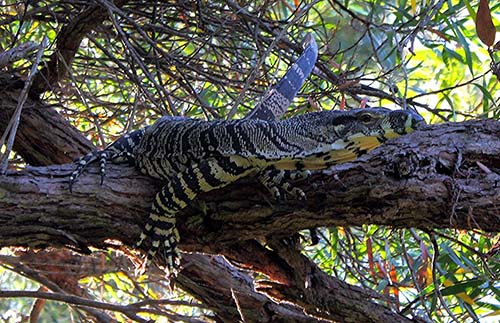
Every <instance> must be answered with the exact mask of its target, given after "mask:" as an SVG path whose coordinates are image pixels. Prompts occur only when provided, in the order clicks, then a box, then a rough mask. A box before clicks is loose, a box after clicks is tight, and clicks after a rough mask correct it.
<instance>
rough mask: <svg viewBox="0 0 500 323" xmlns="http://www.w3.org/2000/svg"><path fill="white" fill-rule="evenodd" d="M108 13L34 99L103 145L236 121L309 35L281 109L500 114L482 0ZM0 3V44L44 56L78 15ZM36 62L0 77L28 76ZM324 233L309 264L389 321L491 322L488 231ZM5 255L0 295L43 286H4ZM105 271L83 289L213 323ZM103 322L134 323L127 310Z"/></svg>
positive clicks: (67, 7)
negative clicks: (187, 120) (36, 48)
mask: <svg viewBox="0 0 500 323" xmlns="http://www.w3.org/2000/svg"><path fill="white" fill-rule="evenodd" d="M485 2H486V1H481V3H482V4H483V5H484V3H485ZM103 3H104V5H105V6H106V10H108V13H109V17H110V19H109V20H106V21H104V22H102V23H101V22H95V23H96V29H95V30H94V31H92V32H91V33H89V34H88V35H87V37H86V38H85V39H84V40H83V41H82V43H81V44H80V47H79V50H78V52H77V54H76V56H75V58H74V61H73V62H68V66H71V69H70V71H69V77H67V78H65V79H62V80H60V83H59V84H57V86H55V85H53V86H54V90H53V91H52V92H50V93H48V94H46V97H44V99H45V100H46V101H48V102H50V103H52V104H54V105H55V106H56V107H57V108H58V110H59V111H60V113H61V114H63V115H64V116H66V117H67V119H68V120H70V121H71V122H72V123H73V124H74V125H76V126H77V127H78V128H79V129H80V130H81V131H82V132H84V133H85V134H86V136H88V137H89V138H91V139H92V140H93V141H94V142H95V143H96V144H97V145H99V146H104V145H105V144H107V143H109V142H112V141H113V140H114V139H116V138H117V137H119V136H121V135H122V134H123V133H125V132H128V131H130V130H131V129H134V128H137V127H141V126H142V125H145V124H150V123H152V122H153V120H154V119H156V118H157V117H159V116H160V115H163V114H174V115H185V116H190V117H198V118H206V119H215V118H226V117H236V118H240V117H242V116H244V115H245V114H246V113H247V112H248V111H249V110H250V109H251V108H252V107H253V106H255V104H256V103H258V102H259V100H260V98H261V97H262V94H263V93H264V92H265V91H266V90H267V89H268V88H269V87H270V86H271V85H272V84H273V83H275V82H276V81H277V80H279V78H280V77H281V76H282V75H283V73H284V72H285V71H286V69H287V68H288V66H290V65H291V63H292V62H293V61H294V59H295V58H296V57H297V56H298V54H299V53H300V51H301V47H300V46H299V45H298V44H299V43H300V40H301V39H302V38H303V36H304V35H305V34H306V33H309V32H311V33H313V35H314V37H315V39H316V40H317V42H318V44H319V47H320V58H319V62H318V64H317V70H316V71H314V72H313V74H314V75H313V76H311V77H310V81H309V82H308V83H307V84H306V85H305V86H304V87H303V89H302V91H301V94H300V95H299V97H298V98H297V99H296V100H295V103H294V107H293V108H292V110H291V111H290V112H289V113H290V114H296V113H301V112H305V111H311V110H316V109H349V108H352V107H358V106H361V105H366V104H368V105H370V106H388V107H393V108H396V107H399V108H411V109H416V110H417V111H419V112H420V113H421V114H422V115H423V116H424V117H425V118H426V119H427V120H428V121H429V122H432V123H435V122H443V121H462V120H465V119H469V118H473V117H480V118H486V117H488V118H495V119H498V118H499V116H500V109H499V106H498V98H497V97H496V95H495V93H496V91H497V90H498V89H499V85H498V79H497V75H498V72H497V69H496V65H497V63H496V61H495V59H496V55H497V53H496V51H495V50H494V49H491V48H490V50H488V48H487V47H485V45H484V44H483V43H486V44H487V45H488V46H490V47H491V46H492V45H493V43H494V39H495V37H494V33H492V25H491V24H489V22H487V23H486V25H484V26H485V27H484V28H483V27H479V26H482V25H481V23H478V21H481V20H480V19H479V18H481V19H483V18H484V17H487V16H488V15H487V14H491V15H492V16H493V20H492V24H494V23H495V18H498V14H497V11H498V9H499V8H500V3H496V2H493V1H492V2H491V3H490V5H491V10H488V8H486V9H485V8H484V6H483V7H482V9H481V10H482V11H481V13H478V15H480V16H479V17H478V19H477V20H474V18H476V10H477V2H470V1H400V0H391V1H379V0H371V1H336V0H324V1H323V0H322V1H314V2H312V3H311V4H307V3H305V2H299V1H286V0H285V1H256V2H250V1H249V2H244V1H239V2H234V1H217V2H210V1H198V2H196V3H193V2H182V1H177V2H155V1H151V2H147V3H144V2H132V3H130V4H126V5H124V6H122V7H117V6H115V5H113V4H112V3H111V2H103ZM0 4H1V6H0V49H2V50H8V49H11V48H15V47H17V46H19V45H20V44H22V43H25V42H28V41H34V42H41V41H42V39H43V37H48V39H49V42H50V44H51V46H50V47H49V48H48V49H47V51H46V52H45V54H46V56H48V55H51V54H52V53H53V52H54V50H55V47H56V43H57V40H58V36H57V35H58V34H60V33H61V30H62V28H63V26H64V25H66V24H68V23H70V22H71V21H72V20H73V19H74V18H75V17H76V16H77V15H78V13H80V12H82V11H83V9H84V8H83V6H82V4H81V3H79V2H72V1H69V2H65V1H62V2H59V1H49V0H47V1H37V2H35V3H31V2H27V3H19V2H14V1H2V2H0ZM484 10H487V11H486V13H485V11H484ZM483 20H484V19H483ZM475 21H476V23H475ZM477 24H479V25H477ZM476 26H478V27H477V34H478V35H479V36H477V34H476ZM493 28H495V27H494V25H493ZM492 35H493V36H492ZM485 37H486V38H485ZM492 38H493V41H492V40H491V39H492ZM485 39H486V40H485ZM276 40H277V41H276ZM32 58H33V57H26V58H25V59H22V60H19V61H17V62H15V63H13V64H12V65H9V66H6V67H3V69H5V70H8V72H9V73H12V74H19V75H22V76H23V75H24V76H25V75H27V72H28V70H29V68H30V67H31V63H32ZM321 236H322V239H321V241H320V243H319V244H318V245H316V246H308V244H307V242H304V246H305V248H306V253H307V254H308V255H309V256H310V257H311V258H313V259H314V260H315V261H316V262H317V263H318V264H319V265H320V266H321V268H322V269H324V270H325V271H326V272H328V273H329V274H331V275H334V276H336V277H339V278H341V279H343V280H345V281H347V282H349V283H353V284H357V285H360V286H363V287H365V288H370V289H373V290H375V291H377V292H379V293H380V294H381V296H382V297H381V300H380V302H381V303H384V304H386V305H387V306H389V307H390V308H392V309H393V310H395V311H400V312H401V313H403V314H405V315H408V316H412V317H421V318H424V319H425V320H428V321H436V322H449V321H456V322H469V321H479V320H481V321H484V322H487V321H488V320H489V321H491V322H493V321H495V320H497V319H498V317H499V315H500V284H499V281H498V276H499V273H500V261H499V259H498V249H499V247H498V244H499V239H500V236H499V235H498V234H496V235H495V234H492V233H484V232H481V231H477V230H471V231H468V232H461V231H456V230H452V229H448V230H429V231H428V232H422V231H418V230H414V229H404V230H393V229H391V228H386V227H379V226H374V225H370V226H365V227H362V228H325V229H322V230H321ZM495 250H496V251H495ZM110 256H111V257H110ZM117 257H118V256H117V255H106V254H103V255H102V260H103V261H104V262H105V263H108V262H111V259H115V258H117ZM0 260H1V262H2V263H3V264H4V268H3V269H1V271H0V278H1V287H2V289H31V288H38V286H40V285H38V284H35V283H33V281H32V280H26V279H24V278H21V277H19V276H16V275H14V273H13V272H18V273H23V272H24V271H23V270H21V269H20V267H19V266H18V265H19V264H16V261H14V260H13V259H12V257H11V256H9V255H7V254H4V255H3V256H1V258H0ZM111 267H112V268H114V269H115V270H107V272H106V273H100V274H96V275H94V276H87V277H85V278H83V277H82V278H81V279H80V281H79V285H80V286H81V287H83V288H85V289H88V291H89V294H90V295H91V296H92V297H93V299H95V300H98V301H101V302H109V303H115V304H119V303H123V304H129V303H132V302H137V301H139V300H148V302H150V304H153V305H154V306H155V307H150V310H148V311H144V312H143V314H144V313H145V312H147V315H149V317H151V318H160V317H167V318H170V319H176V320H185V321H190V320H194V319H196V318H200V319H203V320H209V319H210V318H209V316H210V312H209V311H208V310H207V309H206V308H204V306H203V304H199V303H196V301H194V300H192V299H191V298H190V296H189V295H185V294H179V295H176V298H175V299H174V298H172V297H170V296H171V294H169V293H168V292H166V290H167V286H163V285H162V283H161V281H148V280H147V279H146V278H145V277H140V278H139V279H136V278H133V277H130V276H128V274H127V272H128V271H127V270H125V269H124V267H123V266H122V264H119V265H114V264H112V265H111ZM58 270H60V271H63V272H66V271H68V269H67V268H60V269H58ZM122 270H123V271H122ZM39 283H40V281H39ZM41 285H43V282H41ZM166 297H169V301H168V302H167V301H162V299H164V298H166ZM0 304H1V305H0V312H3V313H7V314H5V315H4V316H3V317H2V319H4V320H6V321H11V322H14V321H17V320H18V319H19V318H21V313H22V312H25V311H26V309H27V308H28V306H29V304H28V302H27V301H26V300H16V301H9V302H2V303H0ZM55 304H56V303H53V302H49V303H47V304H46V305H45V307H44V313H45V314H44V315H47V316H46V317H47V319H46V320H49V317H50V315H56V314H57V315H58V317H59V318H62V317H63V316H64V317H69V316H71V315H74V312H73V310H71V309H70V307H66V306H63V307H61V306H60V305H55ZM151 308H155V310H151ZM141 309H144V307H141ZM77 312H78V313H79V314H78V315H82V317H83V316H84V315H85V314H83V312H81V311H80V310H78V311H77ZM15 313H17V314H15ZM109 313H111V314H110V315H111V316H113V318H114V319H116V320H118V321H127V320H129V318H127V315H126V314H124V312H120V311H114V312H113V309H110V312H109ZM143 314H141V315H143ZM9 315H10V316H9ZM16 315H17V316H16Z"/></svg>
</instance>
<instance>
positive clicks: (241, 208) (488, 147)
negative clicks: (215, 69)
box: [0, 121, 500, 322]
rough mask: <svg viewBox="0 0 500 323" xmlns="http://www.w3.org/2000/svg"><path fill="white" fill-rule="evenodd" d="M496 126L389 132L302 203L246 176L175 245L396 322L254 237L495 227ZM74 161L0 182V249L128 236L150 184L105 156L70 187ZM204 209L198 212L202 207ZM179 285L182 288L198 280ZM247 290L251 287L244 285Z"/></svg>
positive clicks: (318, 300) (313, 300)
mask: <svg viewBox="0 0 500 323" xmlns="http://www.w3.org/2000/svg"><path fill="white" fill-rule="evenodd" d="M499 135H500V123H499V122H496V121H475V122H467V123H459V124H447V125H438V126H432V127H428V128H427V129H425V130H423V131H420V132H416V133H414V134H411V135H409V136H405V137H402V138H400V139H398V140H395V141H391V142H389V143H387V144H386V145H384V146H383V147H380V148H379V149H377V150H375V151H373V152H372V153H371V154H369V155H367V156H366V157H365V158H362V159H360V160H357V161H355V162H353V163H349V164H344V165H341V166H338V167H336V168H334V169H332V170H330V171H328V172H322V173H317V174H315V175H313V176H312V177H311V178H310V179H309V180H308V181H305V182H304V183H301V184H300V186H301V188H302V189H304V190H305V192H306V194H307V196H308V201H307V202H306V203H303V202H298V201H288V202H287V203H284V204H279V205H278V204H276V203H275V202H274V201H273V200H271V199H268V200H266V197H267V195H268V194H267V193H266V192H265V191H264V190H263V189H262V188H261V187H260V186H259V185H258V184H257V182H255V181H253V180H251V179H249V180H244V181H241V182H239V183H236V184H234V185H232V186H230V187H227V188H225V189H223V190H219V191H217V192H214V193H213V194H211V193H209V194H204V195H202V196H200V199H199V202H198V203H194V205H193V206H192V207H190V208H188V209H187V210H186V211H185V212H182V214H180V215H179V216H178V219H179V220H178V221H179V227H180V230H181V236H182V241H181V248H182V249H183V250H186V251H198V252H200V251H202V252H207V253H222V254H224V255H226V256H227V257H228V258H229V259H232V260H234V261H235V262H237V263H239V264H240V265H242V266H244V267H246V268H249V269H253V270H257V271H260V272H262V273H265V274H266V275H267V276H268V277H269V282H263V283H261V284H260V285H258V286H257V290H258V291H261V292H263V293H265V294H267V295H268V296H269V297H270V298H271V299H275V300H280V301H288V302H290V303H292V304H296V305H297V306H299V307H301V308H303V309H305V311H306V312H308V313H310V314H312V315H314V316H316V317H323V318H324V319H340V320H349V319H352V320H353V321H356V320H358V321H359V320H360V319H363V320H365V321H372V322H376V321H380V320H382V319H385V320H389V321H405V318H404V317H402V316H398V315H396V314H394V313H391V312H390V311H388V310H387V309H386V308H384V307H383V306H380V305H376V304H375V303H372V302H367V301H366V300H367V299H370V298H373V296H374V295H370V294H369V293H368V292H366V291H364V290H360V289H356V288H354V287H352V286H348V285H347V284H345V283H342V282H339V281H338V280H336V279H334V278H331V277H328V276H326V275H324V273H322V272H321V271H319V270H318V269H317V268H316V267H315V266H314V265H313V264H312V263H311V262H310V261H309V260H308V259H303V258H302V256H301V255H300V254H299V253H298V252H296V251H295V252H294V251H293V250H291V249H290V248H284V247H283V246H280V243H279V242H277V241H276V240H275V239H271V240H270V241H269V245H270V246H271V247H272V248H271V249H267V248H263V247H262V246H261V245H260V244H259V243H257V242H256V241H255V240H254V238H255V237H261V238H263V239H265V238H266V237H286V236H290V235H292V234H294V233H295V232H296V231H298V230H301V229H305V228H311V227H317V226H330V225H342V226H349V225H361V224H366V223H376V224H382V225H392V226H397V227H418V228H423V229H427V228H438V227H439V228H443V227H450V228H460V229H472V228H479V229H482V230H486V231H500V217H499V216H498V207H499V206H500V189H499V181H500V178H499V176H498V174H497V173H496V172H497V171H498V170H499V169H500V157H499V156H500V140H498V138H499ZM72 168H73V167H72V166H71V165H62V166H51V167H39V168H31V169H28V170H26V171H23V172H14V173H11V174H9V176H6V177H3V178H1V179H0V189H1V193H2V200H1V201H0V208H1V209H2V210H4V212H3V213H2V215H1V216H0V228H2V229H0V241H1V246H7V245H10V246H12V245H24V246H35V247H44V246H72V247H74V248H77V249H78V248H79V249H82V250H85V247H86V246H95V247H99V248H104V247H116V245H113V243H111V242H110V240H109V239H116V240H120V241H122V242H123V243H124V244H125V245H129V246H130V245H133V243H134V242H135V241H136V240H137V237H138V235H139V232H140V228H141V226H142V224H143V222H144V219H145V218H146V217H147V211H148V207H149V203H150V201H151V200H152V197H153V195H154V193H155V191H156V190H157V188H158V183H156V182H154V181H153V180H151V179H148V178H145V177H143V176H141V175H140V174H138V173H137V172H136V171H135V170H133V169H132V168H127V167H122V166H116V165H110V168H109V170H108V173H107V174H108V176H107V178H106V181H105V184H104V185H103V186H102V187H99V185H98V183H99V179H98V174H97V170H96V169H95V168H91V169H90V171H89V172H88V173H86V174H85V176H82V177H81V179H80V180H79V182H77V184H76V185H75V187H74V193H73V194H70V193H69V192H68V190H67V179H68V175H69V173H70V172H71V170H72ZM263 200H265V202H262V201H263ZM200 203H202V204H204V205H203V207H200ZM202 209H203V210H204V213H206V214H205V215H204V216H200V213H201V212H202V211H201V210H202ZM200 220H202V221H200ZM20 229H21V230H20ZM193 257H196V256H195V255H191V256H188V257H185V258H184V260H185V261H188V263H186V262H184V264H185V266H186V270H187V271H188V272H189V274H185V272H183V273H182V274H183V275H181V278H180V284H181V285H182V284H183V282H184V283H185V282H187V281H191V282H192V279H193V277H196V278H198V277H200V273H203V271H198V272H196V273H193V272H190V270H192V269H193V268H195V267H196V266H194V267H192V266H190V265H189V262H193V263H198V262H197V260H196V258H193ZM256 259H258V261H257V260H256ZM203 261H206V260H203ZM190 268H191V269H190ZM205 270H206V268H205ZM325 276H326V277H325ZM205 278H206V277H205ZM216 278H217V276H216V275H214V276H212V277H211V278H208V279H214V281H217V280H216ZM214 281H212V282H214ZM311 282H316V283H315V284H312V283H311ZM318 282H321V283H318ZM186 285H187V286H183V287H185V288H186V289H187V290H190V288H192V289H195V288H197V287H199V286H200V285H201V284H199V285H197V284H188V283H186ZM306 286H307V287H306ZM246 289H247V290H251V288H249V286H248V285H247V286H246ZM349 289H353V290H352V293H351V291H350V290H349ZM339 290H342V291H343V292H338V291H339ZM334 291H335V292H334ZM242 294H244V293H243V292H242ZM226 295H227V294H226ZM204 296H208V295H206V294H205V295H204ZM255 299H256V298H255V297H254V298H253V300H254V301H255ZM356 299H358V300H359V303H357V302H355V301H353V300H356ZM260 304H261V305H262V304H263V303H260ZM353 305H354V306H353ZM363 305H364V306H363ZM372 307H373V308H372ZM260 308H261V309H262V308H263V307H260ZM286 310H289V309H286ZM249 313H251V310H249ZM297 313H298V312H296V314H297ZM249 315H250V314H249ZM260 317H262V316H260Z"/></svg>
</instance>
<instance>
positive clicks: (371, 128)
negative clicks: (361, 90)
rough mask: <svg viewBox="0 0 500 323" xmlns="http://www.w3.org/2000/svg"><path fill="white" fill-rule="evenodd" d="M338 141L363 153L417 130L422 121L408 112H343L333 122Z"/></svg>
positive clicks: (361, 110)
mask: <svg viewBox="0 0 500 323" xmlns="http://www.w3.org/2000/svg"><path fill="white" fill-rule="evenodd" d="M332 122H333V123H334V124H337V125H334V128H335V131H336V132H337V133H338V134H340V137H341V138H342V139H343V140H344V141H346V142H348V143H352V147H356V150H358V151H360V152H363V151H365V152H366V151H369V150H371V149H373V148H375V147H378V146H379V145H380V144H382V143H383V142H385V141H387V140H388V139H391V138H396V137H399V136H402V135H405V134H408V133H410V132H413V131H415V130H417V129H419V128H420V127H421V126H422V125H424V124H425V121H424V119H423V118H422V117H421V116H419V115H418V114H417V113H416V112H413V111H410V110H389V109H386V108H366V109H355V110H350V111H346V112H344V113H343V114H341V115H339V117H338V118H334V119H333V120H332Z"/></svg>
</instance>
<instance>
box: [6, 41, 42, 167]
mask: <svg viewBox="0 0 500 323" xmlns="http://www.w3.org/2000/svg"><path fill="white" fill-rule="evenodd" d="M48 43H49V39H48V38H47V36H45V37H43V40H42V42H41V44H40V46H39V47H38V53H37V54H36V59H35V62H34V63H33V66H32V67H31V70H30V72H29V74H28V78H27V79H26V81H25V83H24V88H23V90H22V91H21V95H20V97H19V101H18V102H17V107H16V110H15V111H14V114H13V115H12V117H11V119H10V121H9V124H8V125H7V128H6V129H5V132H4V133H3V135H2V138H1V139H0V148H1V150H2V151H3V153H1V152H0V174H1V175H4V174H5V173H6V172H7V166H8V161H9V155H10V153H11V151H12V147H13V146H14V139H15V138H16V133H17V128H18V127H19V121H20V120H21V111H22V110H23V107H24V103H26V100H27V99H28V93H29V90H30V88H31V84H32V83H33V79H34V76H35V74H36V73H37V70H38V65H39V64H40V61H41V60H42V55H43V53H44V51H45V48H46V47H47V45H48ZM7 135H8V136H9V138H8V140H7V145H6V146H5V139H6V137H7Z"/></svg>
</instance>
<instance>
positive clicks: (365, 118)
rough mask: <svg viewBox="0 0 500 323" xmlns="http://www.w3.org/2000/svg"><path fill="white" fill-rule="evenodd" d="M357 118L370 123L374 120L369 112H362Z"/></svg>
mask: <svg viewBox="0 0 500 323" xmlns="http://www.w3.org/2000/svg"><path fill="white" fill-rule="evenodd" d="M359 120H360V121H361V122H363V123H372V122H373V121H374V118H373V116H372V115H371V114H369V113H363V114H362V115H360V116H359Z"/></svg>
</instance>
